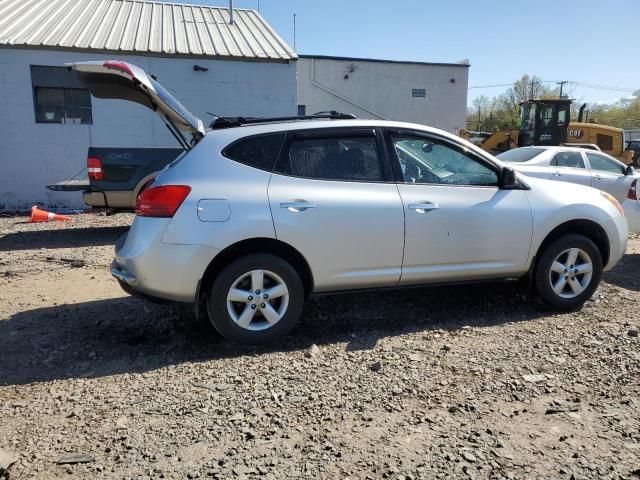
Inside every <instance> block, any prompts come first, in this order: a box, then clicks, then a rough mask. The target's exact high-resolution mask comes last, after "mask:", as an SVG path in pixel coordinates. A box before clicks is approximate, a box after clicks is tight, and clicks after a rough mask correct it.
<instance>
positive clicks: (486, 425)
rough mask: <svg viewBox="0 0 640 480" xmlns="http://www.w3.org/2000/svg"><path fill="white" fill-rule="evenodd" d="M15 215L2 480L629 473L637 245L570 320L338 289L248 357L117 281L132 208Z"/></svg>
mask: <svg viewBox="0 0 640 480" xmlns="http://www.w3.org/2000/svg"><path fill="white" fill-rule="evenodd" d="M25 220H26V219H25V218H24V217H22V218H21V217H17V218H2V219H0V470H2V468H3V466H4V467H6V465H7V464H9V463H11V462H12V461H14V460H15V462H14V463H13V465H12V466H11V467H9V469H8V471H7V472H5V474H4V475H5V476H9V477H10V478H11V479H21V478H42V479H49V478H65V477H68V478H91V479H93V478H251V477H256V476H265V477H267V478H285V477H294V478H297V477H302V478H391V479H412V478H413V479H417V478H425V479H427V478H429V479H430V478H477V479H481V478H495V479H500V478H560V479H563V478H567V479H569V478H576V479H579V478H593V479H605V478H627V479H632V478H637V477H640V397H639V394H640V338H638V327H640V321H639V319H638V300H640V277H639V276H638V270H639V269H640V239H638V238H637V237H636V238H633V239H631V242H630V246H629V250H628V253H627V255H626V256H625V257H624V259H623V261H622V262H621V263H620V264H619V265H618V266H617V267H616V268H615V270H614V271H612V272H610V273H608V274H606V275H605V282H604V283H603V284H602V286H601V287H600V288H599V290H598V291H597V292H596V294H595V295H594V297H593V299H592V300H591V301H589V302H588V303H587V305H586V306H585V307H584V308H583V309H582V310H581V311H580V312H577V313H573V314H565V315H557V314H554V313H551V312H549V311H547V310H545V309H544V308H542V307H541V306H539V305H538V304H536V303H535V302H533V301H531V300H530V299H528V298H527V296H525V295H524V294H523V293H522V292H521V291H520V290H519V289H518V288H517V287H516V286H515V285H509V284H490V285H476V286H465V287H462V286H459V287H447V288H433V289H415V290H404V291H399V292H380V293H366V294H363V293H359V294H344V295H339V296H327V297H318V298H315V299H313V300H311V301H310V303H309V304H308V305H307V306H306V308H305V312H304V315H303V319H302V322H301V325H299V327H298V328H296V329H295V331H294V332H293V334H292V335H291V337H290V338H289V339H287V340H286V341H285V342H284V343H281V344H279V345H275V346H271V347H267V348H259V349H256V348H246V347H237V346H232V345H230V344H228V343H226V342H225V341H223V340H222V339H221V338H220V337H218V336H216V334H214V333H213V332H212V330H211V329H210V328H209V327H208V325H206V324H204V323H202V322H198V321H197V320H195V319H194V318H193V316H192V315H191V314H190V313H189V312H188V311H185V310H182V309H179V308H177V307H170V306H159V305H153V304H150V303H147V302H145V301H142V300H139V299H134V298H130V297H127V296H126V295H125V294H124V293H123V292H122V291H121V290H120V289H119V287H118V286H117V284H116V282H115V281H114V280H113V279H111V278H110V275H109V274H108V271H107V268H108V265H109V263H110V261H111V258H112V245H113V243H114V242H115V240H116V238H117V237H118V236H120V235H121V234H122V233H124V232H125V231H126V226H127V225H128V223H129V222H130V221H131V216H129V215H117V216H114V217H105V216H101V215H97V214H93V215H89V214H85V215H78V216H76V217H75V219H74V221H73V222H72V223H50V224H28V223H25ZM9 458H10V460H8V459H9ZM65 462H68V463H65ZM1 476H2V474H1V473H0V477H1Z"/></svg>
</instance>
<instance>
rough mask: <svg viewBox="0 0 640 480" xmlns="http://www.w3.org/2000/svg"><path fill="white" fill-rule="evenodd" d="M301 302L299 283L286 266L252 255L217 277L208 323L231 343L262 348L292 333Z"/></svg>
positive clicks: (265, 256)
mask: <svg viewBox="0 0 640 480" xmlns="http://www.w3.org/2000/svg"><path fill="white" fill-rule="evenodd" d="M303 301H304V288H303V286H302V281H301V280H300V276H299V275H298V273H297V272H296V271H295V269H294V268H293V267H292V266H291V265H290V264H289V263H288V262H286V261H285V260H283V259H282V258H280V257H276V256H274V255H269V254H252V255H248V256H246V257H242V258H239V259H238V260H235V261H234V262H232V263H231V264H229V265H228V266H227V267H226V268H224V269H223V270H222V272H220V274H219V275H218V276H217V278H216V280H215V282H214V283H213V286H212V288H211V295H210V297H209V305H208V307H209V308H208V312H209V319H210V321H211V323H212V324H213V326H214V327H215V328H216V330H218V332H220V333H221V334H222V335H223V336H224V337H225V338H226V339H228V340H230V341H232V342H236V343H244V344H253V345H257V344H263V343H268V342H272V341H274V340H276V339H278V338H280V337H283V336H285V335H286V334H288V333H289V332H290V331H291V329H292V328H293V327H294V326H295V324H296V322H297V321H298V319H299V318H300V315H301V314H302V304H303Z"/></svg>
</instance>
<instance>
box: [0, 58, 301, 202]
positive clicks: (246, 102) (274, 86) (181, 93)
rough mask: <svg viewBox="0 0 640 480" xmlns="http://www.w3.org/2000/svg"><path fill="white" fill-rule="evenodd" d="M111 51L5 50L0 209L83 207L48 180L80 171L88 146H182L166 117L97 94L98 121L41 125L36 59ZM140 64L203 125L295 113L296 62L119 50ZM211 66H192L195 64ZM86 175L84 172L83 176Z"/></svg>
mask: <svg viewBox="0 0 640 480" xmlns="http://www.w3.org/2000/svg"><path fill="white" fill-rule="evenodd" d="M112 58H114V56H113V55H98V54H91V53H75V52H61V51H39V50H21V49H0V210H19V209H26V208H29V207H30V206H31V205H32V204H34V203H36V202H40V203H43V204H44V205H45V206H46V207H73V208H81V207H83V206H84V204H83V203H82V198H81V194H80V193H72V194H70V193H58V192H49V191H48V190H46V189H45V186H46V185H47V184H49V183H53V182H56V181H60V180H65V179H67V178H69V177H71V176H72V175H75V174H76V173H78V172H80V171H82V169H83V168H84V167H85V164H86V156H87V148H88V147H89V145H93V146H112V147H119V146H123V147H136V146H139V147H161V146H166V147H177V143H176V141H175V139H174V138H173V137H172V136H171V134H170V133H169V131H168V130H167V128H166V126H165V125H164V123H162V121H161V120H160V119H159V118H158V117H157V116H156V115H155V114H154V113H153V112H151V111H150V110H148V109H146V108H145V107H143V106H141V105H138V104H134V103H131V102H125V101H120V100H99V99H96V98H93V97H92V99H91V102H92V107H93V124H92V125H73V124H48V123H36V122H35V114H34V104H33V89H32V85H31V71H30V65H49V66H62V65H63V64H64V63H65V62H73V61H84V60H107V59H112ZM117 58H118V59H122V60H125V61H127V62H131V63H133V64H135V65H138V66H140V67H141V68H143V69H144V70H145V71H147V72H148V73H153V74H154V75H156V76H157V77H158V81H159V82H160V83H161V84H162V85H163V86H164V87H165V88H167V89H168V90H169V91H171V92H172V94H173V95H174V96H175V97H176V98H177V99H178V100H180V102H182V103H183V104H184V105H185V106H186V107H187V108H188V109H189V110H191V111H192V112H193V113H194V114H195V115H196V116H198V117H200V118H201V119H202V121H203V122H204V123H205V124H208V122H209V119H210V118H211V117H210V116H209V115H208V114H207V113H206V112H207V111H209V112H213V113H216V114H221V115H270V116H273V115H294V114H295V112H296V64H295V62H293V63H289V64H285V63H263V62H236V61H224V60H203V59H182V58H160V57H144V56H127V55H118V56H117ZM195 64H198V65H201V66H203V67H208V68H209V71H208V72H194V71H193V65H195ZM85 175H86V174H85Z"/></svg>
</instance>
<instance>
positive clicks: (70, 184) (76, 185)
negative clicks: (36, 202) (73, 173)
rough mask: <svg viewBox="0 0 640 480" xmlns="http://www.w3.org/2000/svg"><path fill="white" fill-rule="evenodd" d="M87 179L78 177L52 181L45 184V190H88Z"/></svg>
mask: <svg viewBox="0 0 640 480" xmlns="http://www.w3.org/2000/svg"><path fill="white" fill-rule="evenodd" d="M89 188H90V186H89V179H88V178H79V179H75V180H64V181H62V182H56V183H52V184H51V185H47V190H52V191H54V192H83V191H85V190H89Z"/></svg>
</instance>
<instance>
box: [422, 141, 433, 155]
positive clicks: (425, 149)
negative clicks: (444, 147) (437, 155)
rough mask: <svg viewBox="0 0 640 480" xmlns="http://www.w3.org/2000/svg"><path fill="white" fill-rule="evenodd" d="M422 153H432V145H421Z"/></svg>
mask: <svg viewBox="0 0 640 480" xmlns="http://www.w3.org/2000/svg"><path fill="white" fill-rule="evenodd" d="M422 151H423V152H425V153H429V152H431V151H433V143H431V142H427V143H423V144H422Z"/></svg>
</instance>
